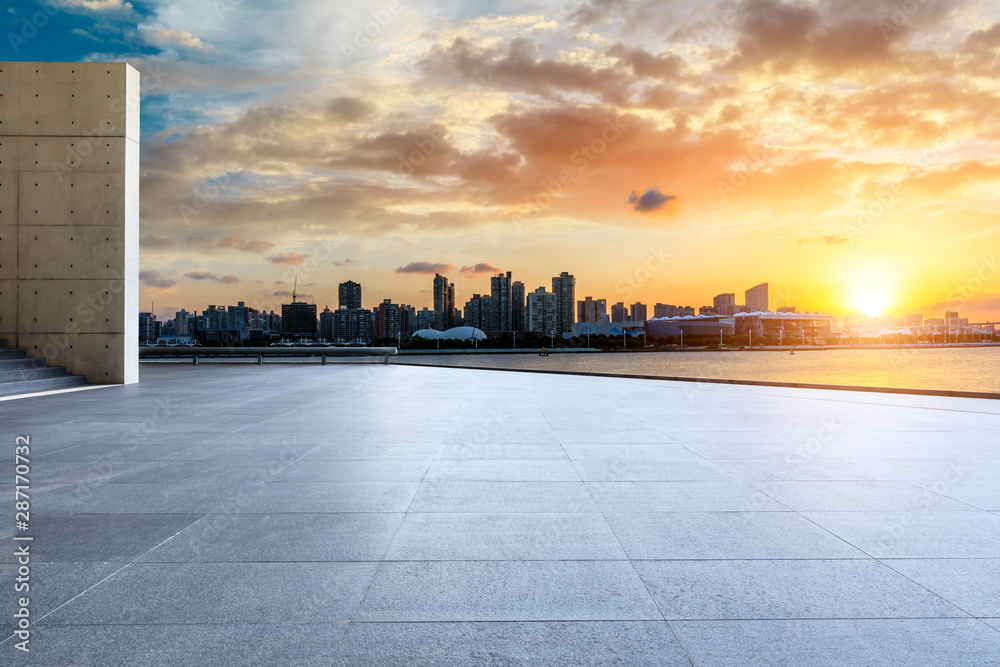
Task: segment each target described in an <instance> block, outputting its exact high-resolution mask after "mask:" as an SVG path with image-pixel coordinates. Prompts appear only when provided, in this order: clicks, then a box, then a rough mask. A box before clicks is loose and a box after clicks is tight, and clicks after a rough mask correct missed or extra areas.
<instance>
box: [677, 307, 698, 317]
mask: <svg viewBox="0 0 1000 667" xmlns="http://www.w3.org/2000/svg"><path fill="white" fill-rule="evenodd" d="M677 317H694V308H692V307H691V306H678V307H677Z"/></svg>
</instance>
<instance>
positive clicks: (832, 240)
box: [798, 234, 851, 245]
mask: <svg viewBox="0 0 1000 667" xmlns="http://www.w3.org/2000/svg"><path fill="white" fill-rule="evenodd" d="M850 240H851V239H849V238H847V237H846V236H843V235H842V234H830V235H823V236H816V237H814V238H800V239H799V240H798V244H799V245H806V244H807V243H822V244H823V245H840V244H841V243H847V242H848V241H850Z"/></svg>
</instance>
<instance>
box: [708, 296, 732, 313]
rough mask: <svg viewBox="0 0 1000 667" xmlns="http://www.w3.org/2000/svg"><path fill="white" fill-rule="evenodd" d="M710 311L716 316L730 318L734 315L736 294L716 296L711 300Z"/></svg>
mask: <svg viewBox="0 0 1000 667" xmlns="http://www.w3.org/2000/svg"><path fill="white" fill-rule="evenodd" d="M712 310H714V311H715V314H716V315H722V316H723V317H732V316H733V315H734V314H735V313H736V294H734V293H732V292H726V293H724V294H716V295H715V297H714V298H713V299H712Z"/></svg>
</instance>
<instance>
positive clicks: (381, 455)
mask: <svg viewBox="0 0 1000 667" xmlns="http://www.w3.org/2000/svg"><path fill="white" fill-rule="evenodd" d="M440 449H441V446H440V445H413V444H407V445H386V444H382V445H379V444H367V445H363V444H352V443H342V444H325V445H319V446H316V447H311V448H308V449H307V450H306V451H305V452H304V453H303V454H302V456H301V457H296V458H302V460H304V461H395V460H400V459H403V460H410V461H414V460H423V459H432V458H434V456H435V455H436V454H437V453H438V451H439V450H440Z"/></svg>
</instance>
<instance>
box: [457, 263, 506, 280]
mask: <svg viewBox="0 0 1000 667" xmlns="http://www.w3.org/2000/svg"><path fill="white" fill-rule="evenodd" d="M459 271H461V272H462V273H468V274H471V275H470V277H471V276H474V275H478V274H480V273H500V269H498V268H497V267H495V266H493V265H492V264H487V263H486V262H479V263H478V264H476V265H475V266H463V267H462V268H461V269H459Z"/></svg>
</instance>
